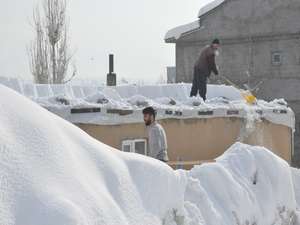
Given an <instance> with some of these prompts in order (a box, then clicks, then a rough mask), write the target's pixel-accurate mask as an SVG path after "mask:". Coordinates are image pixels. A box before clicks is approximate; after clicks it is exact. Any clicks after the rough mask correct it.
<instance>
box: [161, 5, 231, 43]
mask: <svg viewBox="0 0 300 225" xmlns="http://www.w3.org/2000/svg"><path fill="white" fill-rule="evenodd" d="M225 1H226V0H214V1H212V2H210V3H208V4H207V5H205V6H203V7H202V8H201V9H200V10H199V13H198V17H199V18H200V17H201V16H203V15H204V14H206V13H208V12H209V11H211V10H213V9H215V8H216V7H218V6H219V5H221V4H222V3H223V2H225ZM200 28H201V27H200V20H197V21H194V22H192V23H188V24H185V25H181V26H178V27H175V28H173V29H171V30H169V31H168V32H167V34H166V35H165V41H166V42H173V41H176V40H178V39H179V38H180V37H182V36H183V35H185V34H190V33H191V32H194V31H196V30H198V29H200Z"/></svg>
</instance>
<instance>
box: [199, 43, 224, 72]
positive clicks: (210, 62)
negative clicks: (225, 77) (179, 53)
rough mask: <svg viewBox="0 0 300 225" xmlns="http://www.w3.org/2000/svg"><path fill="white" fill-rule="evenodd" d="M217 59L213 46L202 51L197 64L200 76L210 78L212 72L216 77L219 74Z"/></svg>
mask: <svg viewBox="0 0 300 225" xmlns="http://www.w3.org/2000/svg"><path fill="white" fill-rule="evenodd" d="M215 57H216V53H215V50H214V49H213V48H212V47H211V46H207V47H205V48H204V49H203V50H202V52H201V55H200V57H199V58H198V60H197V61H196V63H195V69H196V70H197V71H198V73H199V75H201V76H205V77H209V76H210V74H211V72H213V73H214V74H215V75H218V74H219V71H218V69H217V66H216V61H215Z"/></svg>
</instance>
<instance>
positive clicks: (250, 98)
mask: <svg viewBox="0 0 300 225" xmlns="http://www.w3.org/2000/svg"><path fill="white" fill-rule="evenodd" d="M220 77H221V78H223V80H225V81H226V82H227V83H228V84H230V85H232V86H233V87H235V88H236V89H238V90H239V91H240V92H241V95H242V97H243V98H244V99H245V101H246V102H247V103H248V104H250V105H254V104H256V102H257V99H256V97H255V96H254V95H253V94H252V90H251V89H249V88H247V90H243V89H241V88H240V87H239V86H238V85H236V84H235V83H233V82H232V81H231V80H229V79H228V78H227V77H225V76H223V75H220Z"/></svg>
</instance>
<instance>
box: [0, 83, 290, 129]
mask: <svg viewBox="0 0 300 225" xmlns="http://www.w3.org/2000/svg"><path fill="white" fill-rule="evenodd" d="M0 84H1V79H0ZM4 85H6V86H8V87H11V88H12V89H14V90H16V91H17V92H19V93H21V94H23V95H25V96H27V97H28V98H30V99H32V100H34V101H35V102H37V103H38V104H40V105H42V106H43V107H45V108H47V109H48V110H49V111H51V112H53V113H55V114H57V115H59V116H61V117H63V118H64V119H66V120H68V121H70V122H72V123H87V124H89V123H92V124H101V125H108V124H123V123H139V122H142V121H143V118H142V113H141V110H142V109H143V108H144V107H145V106H149V105H151V106H153V107H155V108H156V109H157V111H158V119H167V118H176V119H187V118H215V117H240V118H245V117H246V118H247V117H248V116H252V117H253V116H254V117H257V119H259V118H264V119H267V120H269V121H271V122H273V123H276V124H282V125H285V126H288V127H291V128H292V129H294V126H295V117H294V113H293V111H292V110H291V109H290V108H289V107H287V103H286V102H285V101H284V100H274V101H272V102H266V101H263V100H258V102H257V104H256V105H248V104H247V103H246V102H245V100H244V99H243V97H242V95H241V91H240V90H238V89H236V88H234V87H232V86H226V85H208V93H207V101H206V102H203V100H202V98H200V97H197V98H190V97H189V93H190V90H191V84H184V83H181V84H161V85H120V86H116V87H106V86H86V85H72V84H68V85H41V84H39V85H34V84H26V83H23V82H18V80H16V79H9V80H8V81H7V80H6V81H5V82H4ZM86 111H87V112H88V113H86Z"/></svg>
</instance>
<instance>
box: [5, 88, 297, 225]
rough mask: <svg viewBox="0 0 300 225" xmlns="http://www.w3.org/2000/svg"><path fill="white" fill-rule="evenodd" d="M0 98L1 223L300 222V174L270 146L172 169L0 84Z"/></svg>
mask: <svg viewBox="0 0 300 225" xmlns="http://www.w3.org/2000/svg"><path fill="white" fill-rule="evenodd" d="M0 104H1V107H0V124H1V129H0V151H1V154H0V184H1V185H0V197H1V198H0V199H1V204H0V224H1V225H2V224H3V225H41V224H43V225H53V224H55V225H86V224H90V225H104V224H105V225H119V224H124V225H141V224H143V225H152V224H153V225H232V224H241V225H242V224H245V225H246V224H256V225H283V224H290V225H299V224H300V223H299V211H298V210H297V208H298V207H299V205H297V201H296V197H295V190H297V191H298V189H299V183H300V176H299V172H298V171H296V170H294V169H292V170H291V168H290V167H289V166H288V164H287V163H286V162H284V161H283V160H282V159H280V158H279V157H277V156H276V155H274V154H273V153H271V152H270V151H268V150H267V149H264V148H261V147H253V146H248V145H244V144H241V143H236V144H235V145H233V146H232V147H231V148H230V149H229V150H228V151H227V152H226V153H225V154H224V155H223V156H221V157H219V158H218V159H217V160H216V163H210V164H204V165H201V166H196V167H194V168H193V169H192V170H191V171H182V170H180V171H173V170H172V169H171V168H170V167H168V166H167V165H166V164H164V163H162V162H160V161H157V160H154V159H151V158H147V157H145V156H142V155H138V154H134V153H123V152H120V151H116V150H115V149H113V148H111V147H109V146H107V145H105V144H103V143H101V142H98V141H97V140H95V139H93V138H91V137H90V136H88V135H87V134H86V133H85V132H83V131H81V130H80V129H79V128H77V127H76V126H74V125H72V124H70V123H68V122H67V121H65V120H63V119H61V118H59V117H57V116H55V115H54V114H52V113H50V112H48V111H47V110H45V109H43V108H42V107H40V106H39V105H37V104H36V103H34V102H32V101H31V100H29V99H28V98H25V97H23V96H21V95H19V94H17V93H16V92H14V91H12V90H10V89H8V88H6V87H4V86H1V85H0ZM37 115H38V116H37ZM297 196H298V194H297Z"/></svg>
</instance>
